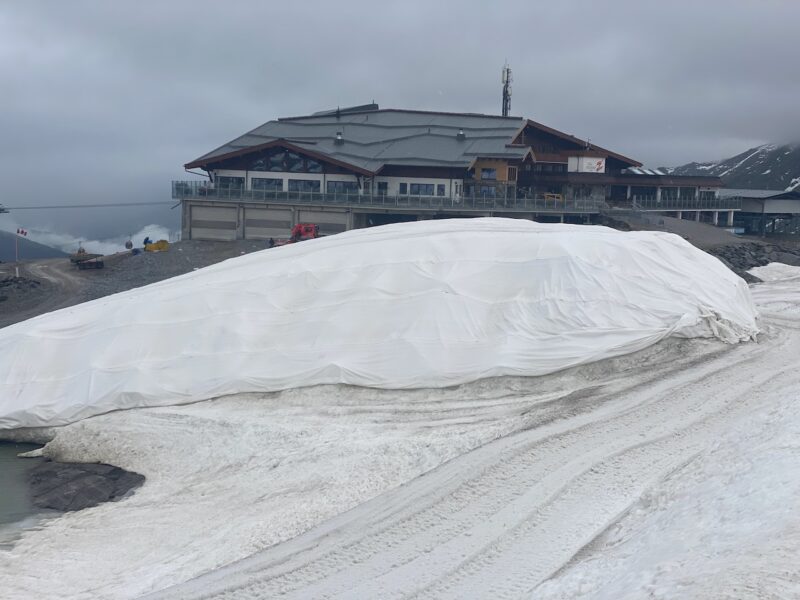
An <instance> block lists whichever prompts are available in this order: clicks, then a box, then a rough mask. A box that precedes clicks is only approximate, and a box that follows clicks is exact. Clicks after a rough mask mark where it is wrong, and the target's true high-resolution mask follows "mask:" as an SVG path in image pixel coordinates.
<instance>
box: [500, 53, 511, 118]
mask: <svg viewBox="0 0 800 600" xmlns="http://www.w3.org/2000/svg"><path fill="white" fill-rule="evenodd" d="M501 81H502V82H503V116H504V117H507V116H508V112H509V111H510V110H511V82H512V81H513V79H512V77H511V67H509V66H508V63H505V64H504V65H503V76H502V78H501Z"/></svg>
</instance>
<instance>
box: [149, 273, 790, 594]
mask: <svg viewBox="0 0 800 600" xmlns="http://www.w3.org/2000/svg"><path fill="white" fill-rule="evenodd" d="M795 286H796V284H795ZM789 296H790V297H791V298H790V300H787V301H786V302H782V303H781V304H780V306H779V309H780V310H781V311H784V309H786V307H788V306H794V308H793V309H792V311H793V313H792V312H790V313H789V314H788V315H787V314H785V313H784V314H780V315H779V314H773V315H770V314H769V313H767V314H766V317H767V318H766V319H765V322H764V325H765V326H766V330H767V333H766V334H765V335H764V336H763V337H762V339H761V341H760V343H759V344H742V345H739V346H736V347H734V348H731V349H727V350H722V351H720V350H715V351H713V352H710V353H706V354H704V355H701V356H700V357H699V358H698V359H696V360H695V361H694V362H693V363H691V364H688V365H687V364H686V362H685V361H684V362H682V361H676V362H675V363H674V364H673V365H672V366H670V365H662V366H661V367H660V368H653V369H651V370H650V371H649V372H643V373H641V374H640V376H637V377H632V378H630V380H629V381H628V382H627V384H625V385H626V387H624V388H623V389H620V387H618V386H614V389H607V388H601V389H599V390H596V391H594V392H592V390H587V391H586V393H584V394H583V395H582V397H576V398H574V399H573V400H574V408H573V409H572V410H571V411H569V413H567V414H561V415H560V416H559V417H557V418H555V419H552V420H549V421H548V422H544V423H541V424H540V425H539V426H536V427H533V428H530V429H527V430H524V431H519V432H517V433H515V434H512V435H509V436H506V437H502V438H500V439H498V440H496V441H494V442H491V443H489V444H486V445H484V446H482V447H480V448H478V449H475V450H473V451H472V452H469V453H467V454H464V455H462V456H460V457H458V458H456V459H453V460H451V461H449V462H447V463H445V464H443V465H442V466H440V467H439V468H437V469H435V470H434V471H431V472H429V473H427V474H425V475H424V476H421V477H418V478H416V479H414V480H412V481H410V482H409V483H408V484H406V485H403V486H401V487H399V488H396V489H394V490H390V491H388V492H386V493H384V494H382V495H381V496H378V497H377V498H374V499H373V500H371V501H369V502H366V503H365V504H362V505H360V506H358V507H356V508H355V509H352V510H350V511H349V512H346V513H344V514H342V515H339V516H337V517H335V518H333V519H331V520H329V521H327V522H324V523H322V524H321V525H319V526H317V527H316V528H313V529H311V530H310V531H308V532H306V533H305V534H303V535H301V536H298V537H296V538H294V539H291V540H289V541H287V542H285V543H282V544H278V545H276V546H273V547H271V548H268V549H267V550H264V551H262V552H260V553H258V554H256V555H253V556H251V557H249V558H247V559H244V560H242V561H239V562H237V563H233V564H231V565H229V566H228V567H225V568H222V569H219V570H217V571H214V572H211V573H209V574H207V575H205V576H201V577H199V578H197V579H195V580H192V581H189V582H187V583H185V584H183V585H179V586H175V587H173V588H169V589H167V590H164V591H162V592H160V593H157V594H154V595H151V596H148V598H151V599H156V598H158V599H173V598H224V599H225V600H234V599H252V598H304V599H305V598H518V597H528V596H530V597H536V596H537V595H536V592H535V590H536V588H537V586H539V585H540V584H541V583H543V582H545V581H547V580H548V579H549V578H551V577H552V576H554V575H555V574H556V573H558V572H559V571H560V570H563V569H565V568H566V567H568V566H569V565H570V564H572V562H574V561H575V560H577V559H578V558H579V557H580V556H581V555H582V553H583V552H585V551H586V549H587V548H590V547H591V545H592V542H593V540H596V539H597V538H598V537H599V536H601V535H602V534H603V533H604V531H606V530H607V529H608V528H609V526H610V525H611V524H613V523H615V522H617V521H618V520H619V519H620V518H621V517H623V516H624V515H625V514H626V512H627V511H629V510H630V509H631V507H632V506H634V504H635V503H636V502H637V501H638V500H639V499H640V498H641V497H642V495H643V494H644V493H645V492H646V491H647V490H648V488H649V487H651V486H653V485H655V484H657V483H658V482H660V481H663V480H664V479H665V478H667V477H669V476H670V474H671V473H674V472H676V471H677V470H680V469H681V468H682V467H683V466H685V465H686V464H687V463H689V462H691V461H692V460H693V459H694V458H695V457H696V456H698V454H699V453H701V452H703V451H704V450H706V449H707V448H708V447H709V445H711V444H713V441H714V440H715V439H716V437H717V436H719V435H721V434H723V433H724V432H725V431H726V428H728V427H730V425H731V424H732V423H734V422H736V421H739V422H741V421H742V419H744V418H747V416H748V415H751V414H756V413H758V411H761V410H763V409H766V408H769V406H770V405H771V404H772V403H773V402H774V399H775V398H780V397H783V398H786V397H788V396H791V395H792V394H794V395H795V396H796V392H795V391H794V390H796V389H798V385H800V371H798V370H797V368H796V362H797V358H796V357H797V356H800V320H799V319H798V318H797V308H796V307H797V300H798V298H797V294H796V293H794V288H792V293H791V294H789ZM766 564H769V561H768V560H767V561H766ZM759 568H760V569H761V571H760V572H759V575H758V582H760V583H758V585H766V586H769V585H771V584H770V581H772V582H773V583H774V582H775V581H777V582H779V583H774V585H776V586H780V585H781V583H780V582H783V583H786V578H785V577H784V576H780V574H777V575H776V574H773V575H775V577H773V578H771V577H770V574H769V573H765V572H764V571H763V569H764V568H765V567H764V562H763V561H762V564H761V566H760V567H759ZM774 569H775V570H776V572H777V571H779V570H780V569H784V571H785V569H786V564H781V561H775V565H774ZM741 576H742V578H746V577H747V574H746V573H744V574H742V575H741ZM792 589H794V588H792ZM772 591H773V592H776V591H777V592H779V593H780V590H775V589H773V590H772ZM784 591H785V590H784ZM748 597H752V596H750V595H748ZM759 597H760V596H759ZM769 597H772V596H769Z"/></svg>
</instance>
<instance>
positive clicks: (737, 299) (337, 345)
mask: <svg viewBox="0 0 800 600" xmlns="http://www.w3.org/2000/svg"><path fill="white" fill-rule="evenodd" d="M755 319H756V312H755V308H754V305H753V302H752V300H751V298H750V293H749V289H748V287H747V285H746V284H745V282H744V281H743V280H742V279H741V278H739V277H738V276H736V275H735V274H734V273H732V272H731V271H730V270H728V269H727V268H726V267H725V266H724V265H723V264H722V263H721V262H719V261H718V260H717V259H715V258H713V257H711V256H710V255H708V254H706V253H704V252H702V251H700V250H698V249H696V248H695V247H694V246H692V245H690V244H689V243H688V242H686V241H684V240H683V239H681V238H679V237H677V236H675V235H672V234H667V233H660V232H634V233H622V232H619V231H615V230H612V229H608V228H605V227H591V226H583V225H549V224H540V223H534V222H531V221H525V220H514V219H497V218H486V219H459V220H439V221H425V222H417V223H404V224H397V225H388V226H384V227H377V228H373V229H364V230H356V231H350V232H347V233H343V234H339V235H336V236H332V237H328V238H322V239H318V240H312V241H308V242H303V243H301V244H296V245H290V246H285V247H281V248H276V249H271V250H265V251H262V252H257V253H254V254H250V255H246V256H242V257H239V258H235V259H231V260H228V261H225V262H222V263H219V264H216V265H213V266H211V267H207V268H205V269H201V270H199V271H195V272H193V273H189V274H186V275H182V276H180V277H175V278H172V279H169V280H165V281H162V282H159V283H156V284H153V285H149V286H145V287H142V288H138V289H134V290H130V291H128V292H124V293H121V294H115V295H113V296H108V297H105V298H101V299H98V300H94V301H92V302H87V303H85V304H81V305H78V306H75V307H71V308H66V309H62V310H59V311H55V312H52V313H48V314H45V315H42V316H39V317H36V318H34V319H30V320H28V321H25V322H22V323H18V324H15V325H12V326H10V327H6V328H5V329H2V330H0V357H2V358H1V359H0V429H8V428H17V427H37V426H50V425H62V424H66V423H69V422H73V421H76V420H79V419H82V418H85V417H89V416H92V415H97V414H100V413H104V412H108V411H111V410H116V409H127V408H133V407H144V406H163V405H170V404H181V403H187V402H194V401H198V400H204V399H208V398H213V397H217V396H222V395H226V394H234V393H239V392H258V391H275V390H281V389H287V388H292V387H299V386H309V385H315V384H335V383H344V384H352V385H359V386H371V387H381V388H395V389H399V388H420V387H443V386H450V385H454V384H459V383H464V382H467V381H472V380H476V379H480V378H483V377H490V376H500V375H543V374H546V373H551V372H554V371H558V370H560V369H564V368H567V367H570V366H574V365H578V364H582V363H587V362H591V361H596V360H600V359H603V358H607V357H612V356H618V355H621V354H625V353H629V352H634V351H636V350H640V349H642V348H644V347H647V346H649V345H651V344H654V343H656V342H658V341H659V340H661V339H663V338H664V337H666V336H668V335H681V336H703V337H711V336H716V337H718V338H720V339H722V340H724V341H727V342H737V341H742V340H747V339H750V338H752V337H754V336H755V335H756V333H757V325H756V320H755Z"/></svg>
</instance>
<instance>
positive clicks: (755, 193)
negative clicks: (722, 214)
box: [717, 188, 800, 200]
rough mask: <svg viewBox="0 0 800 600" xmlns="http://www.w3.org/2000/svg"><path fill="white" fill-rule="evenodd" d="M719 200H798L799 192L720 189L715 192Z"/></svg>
mask: <svg viewBox="0 0 800 600" xmlns="http://www.w3.org/2000/svg"><path fill="white" fill-rule="evenodd" d="M717 196H718V197H720V198H734V197H736V198H739V197H741V198H752V199H754V200H765V199H767V198H776V199H778V198H800V192H796V191H788V192H787V191H781V190H747V189H737V188H722V189H720V190H718V191H717Z"/></svg>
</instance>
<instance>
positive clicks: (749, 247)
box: [707, 241, 800, 283]
mask: <svg viewBox="0 0 800 600" xmlns="http://www.w3.org/2000/svg"><path fill="white" fill-rule="evenodd" d="M707 251H708V252H710V253H711V254H713V255H714V256H716V257H717V258H718V259H720V260H721V261H722V262H723V263H725V265H726V266H727V267H728V268H729V269H731V270H732V271H734V272H735V273H737V274H738V275H739V276H740V277H742V278H744V280H745V281H747V282H750V283H752V282H755V281H759V279H758V278H757V277H754V276H753V275H750V274H749V273H747V270H748V269H752V268H753V267H761V266H764V265H768V264H770V263H774V262H777V263H783V264H785V265H791V266H793V267H800V249H798V247H797V246H795V247H790V246H788V245H779V244H772V243H769V242H760V241H759V242H746V243H742V244H736V245H729V246H717V247H714V248H710V249H708V250H707Z"/></svg>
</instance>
